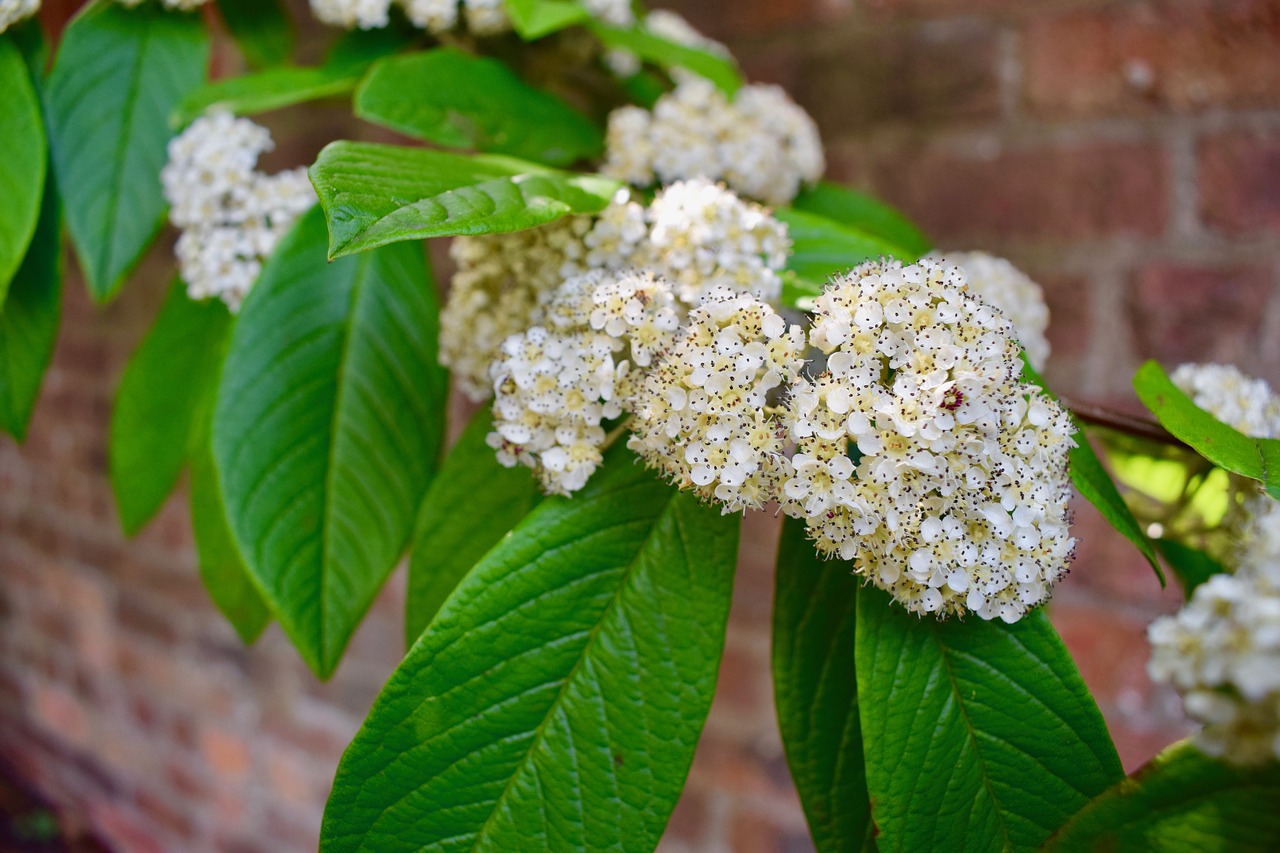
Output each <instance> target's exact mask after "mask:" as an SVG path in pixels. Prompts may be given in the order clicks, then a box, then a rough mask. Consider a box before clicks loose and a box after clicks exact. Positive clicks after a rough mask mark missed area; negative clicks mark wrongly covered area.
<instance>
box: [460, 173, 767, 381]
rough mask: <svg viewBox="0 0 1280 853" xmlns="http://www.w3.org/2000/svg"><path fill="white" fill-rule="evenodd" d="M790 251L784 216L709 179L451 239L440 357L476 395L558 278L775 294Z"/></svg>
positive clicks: (682, 297)
mask: <svg viewBox="0 0 1280 853" xmlns="http://www.w3.org/2000/svg"><path fill="white" fill-rule="evenodd" d="M788 248H789V242H788V240H787V232H786V227H785V226H784V225H783V224H782V223H780V222H778V221H777V220H775V219H773V218H772V217H771V216H769V215H768V214H767V213H766V212H765V211H764V209H763V208H761V207H759V206H758V205H754V204H751V203H749V202H744V201H742V200H741V199H738V198H737V197H736V196H734V195H733V194H732V193H730V192H728V191H727V190H725V189H724V188H722V187H718V186H716V185H715V184H712V183H710V182H708V181H689V182H685V183H678V184H673V185H672V186H670V187H668V188H667V189H666V190H664V191H663V192H662V193H659V195H658V196H657V198H655V199H654V201H653V203H652V204H650V205H649V207H648V208H646V207H644V206H643V205H641V204H639V203H638V202H635V201H633V200H632V199H631V196H630V194H629V193H628V192H627V191H626V190H623V191H621V192H620V193H619V194H618V195H617V196H616V197H615V198H614V200H613V202H612V203H611V204H609V205H608V206H607V207H606V208H605V209H604V210H603V211H601V213H600V214H599V215H597V216H595V217H587V216H578V217H568V218H565V219H561V220H558V221H556V222H554V223H551V224H549V225H545V226H542V227H541V228H536V229H531V230H526V231H519V232H515V233H513V234H493V235H483V236H478V237H459V238H456V239H455V240H454V242H453V246H452V250H451V251H452V255H453V259H454V261H455V263H456V264H457V267H458V271H457V273H456V274H455V275H454V277H453V284H452V288H451V290H450V293H449V298H448V300H447V301H446V303H445V307H444V309H443V312H442V314H441V336H440V358H441V361H442V362H443V363H444V364H445V365H446V366H448V367H449V368H450V369H451V370H452V371H453V374H454V376H455V377H456V379H457V381H458V386H459V388H460V389H461V390H462V391H463V392H464V393H466V394H467V395H468V396H470V397H471V398H472V399H475V400H482V399H484V398H485V397H487V396H489V394H490V393H492V385H491V384H490V381H489V373H488V371H489V365H490V364H491V363H492V362H493V361H494V359H495V358H496V357H497V356H498V349H499V347H500V346H501V344H502V342H503V341H504V340H506V338H507V337H508V336H509V335H512V334H515V333H518V332H521V331H524V330H525V329H527V328H529V327H530V326H531V325H534V324H537V323H540V322H541V319H540V317H539V316H538V314H537V311H538V305H539V300H540V296H541V295H542V294H546V293H550V292H552V291H554V290H556V289H557V288H558V287H559V286H560V285H561V283H562V282H564V281H565V280H566V279H569V278H572V277H573V276H575V275H579V274H581V273H584V272H587V271H590V270H626V269H643V270H649V271H651V272H652V273H653V274H654V275H656V276H659V277H661V278H663V279H664V280H667V281H669V282H670V283H671V284H672V285H674V286H675V289H676V297H677V299H678V300H679V301H680V303H681V306H682V309H685V310H687V309H688V308H690V307H692V306H693V305H695V304H697V302H698V301H700V299H701V297H702V295H703V294H704V293H705V292H707V291H708V290H709V289H710V288H712V287H715V286H728V287H732V288H734V289H736V290H738V291H740V292H748V293H753V294H755V295H757V296H759V297H761V298H764V299H766V300H773V299H776V298H777V297H778V295H779V294H780V292H781V287H782V283H781V282H782V280H781V278H780V271H781V269H782V267H783V265H784V264H785V263H786V257H787V250H788Z"/></svg>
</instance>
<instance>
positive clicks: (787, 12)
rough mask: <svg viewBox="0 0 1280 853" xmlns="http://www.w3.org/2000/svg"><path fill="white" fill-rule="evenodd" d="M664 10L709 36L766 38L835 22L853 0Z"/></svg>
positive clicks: (703, 2)
mask: <svg viewBox="0 0 1280 853" xmlns="http://www.w3.org/2000/svg"><path fill="white" fill-rule="evenodd" d="M655 5H660V6H662V7H664V8H669V9H672V10H673V11H676V12H679V13H680V14H681V15H684V16H685V18H687V19H688V20H689V22H690V23H691V24H693V25H694V26H695V27H697V28H698V29H699V30H701V31H702V32H704V33H706V34H707V35H708V36H710V37H712V38H716V39H720V40H726V39H728V38H730V37H732V36H755V35H769V34H772V33H774V32H777V31H778V30H779V29H784V28H788V27H793V28H794V27H799V26H801V25H805V24H810V25H812V24H813V23H814V22H827V21H834V20H838V19H839V18H841V17H843V16H845V15H846V14H848V12H849V11H850V10H851V9H852V8H853V0H787V2H785V3H778V2H773V0H756V2H743V1H742V0H697V2H691V0H683V2H682V0H674V2H662V3H658V4H655Z"/></svg>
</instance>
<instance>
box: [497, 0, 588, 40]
mask: <svg viewBox="0 0 1280 853" xmlns="http://www.w3.org/2000/svg"><path fill="white" fill-rule="evenodd" d="M506 7H507V14H508V15H509V16H510V17H511V25H512V26H513V27H514V28H515V31H516V32H517V33H519V35H520V37H521V38H523V39H527V40H529V41H532V40H533V39H540V38H542V37H543V36H546V35H550V34H551V33H554V32H557V31H559V30H563V29H564V28H566V27H571V26H573V25H574V24H581V23H583V22H584V21H588V20H590V19H591V15H590V13H589V12H587V10H586V7H585V6H583V5H581V4H580V3H573V2H570V0H506Z"/></svg>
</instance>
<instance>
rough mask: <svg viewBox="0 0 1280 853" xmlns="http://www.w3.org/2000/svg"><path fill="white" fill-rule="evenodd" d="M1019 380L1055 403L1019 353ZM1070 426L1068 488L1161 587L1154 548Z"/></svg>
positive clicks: (1079, 431) (1084, 439)
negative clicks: (1131, 548) (1142, 560)
mask: <svg viewBox="0 0 1280 853" xmlns="http://www.w3.org/2000/svg"><path fill="white" fill-rule="evenodd" d="M1022 378H1023V381H1025V382H1030V383H1032V384H1034V385H1038V386H1040V387H1041V388H1042V389H1044V392H1045V393H1046V394H1048V395H1049V396H1050V397H1054V399H1057V398H1056V397H1055V396H1054V394H1053V392H1052V391H1050V390H1049V386H1047V385H1046V384H1045V381H1044V377H1042V376H1041V375H1040V374H1039V373H1038V372H1036V370H1035V368H1033V367H1032V366H1031V363H1030V362H1029V361H1027V358H1026V353H1023V357H1022ZM1071 422H1072V423H1073V424H1075V427H1076V446H1075V447H1074V448H1073V449H1072V451H1071V454H1070V456H1069V457H1068V459H1069V462H1070V465H1071V482H1072V484H1073V485H1075V487H1076V491H1078V492H1080V494H1081V496H1082V497H1084V499H1085V500H1087V501H1088V502H1089V503H1091V504H1093V505H1094V506H1095V507H1096V508H1097V510H1098V512H1100V513H1102V517H1103V518H1105V519H1106V520H1107V523H1108V524H1110V525H1111V526H1112V527H1113V528H1115V529H1116V530H1117V531H1119V532H1120V533H1121V535H1123V536H1124V538H1126V539H1128V540H1129V541H1130V542H1132V543H1133V544H1134V545H1135V546H1136V547H1137V549H1138V550H1139V551H1141V552H1142V556H1144V557H1146V558H1147V562H1148V563H1150V564H1151V569H1152V570H1153V571H1154V572H1155V573H1156V578H1157V579H1158V580H1159V581H1160V586H1162V587H1163V586H1164V585H1165V577H1164V570H1163V569H1161V568H1160V562H1159V560H1158V559H1156V547H1155V545H1154V544H1153V543H1152V541H1151V537H1149V536H1147V532H1146V531H1145V530H1143V529H1142V525H1141V524H1139V523H1138V519H1137V518H1135V517H1134V515H1133V511H1132V510H1131V509H1129V505H1128V504H1126V503H1125V502H1124V498H1122V497H1121V496H1120V491H1119V489H1117V488H1116V484H1115V481H1114V480H1112V479H1111V475H1110V474H1108V473H1107V469H1106V468H1105V467H1103V465H1102V460H1101V459H1099V458H1098V454H1097V453H1096V452H1095V451H1094V449H1093V446H1092V445H1091V444H1089V438H1088V435H1087V434H1086V433H1085V429H1084V424H1082V423H1081V422H1080V419H1079V418H1077V417H1075V415H1072V416H1071Z"/></svg>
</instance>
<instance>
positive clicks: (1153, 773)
mask: <svg viewBox="0 0 1280 853" xmlns="http://www.w3.org/2000/svg"><path fill="white" fill-rule="evenodd" d="M1277 803H1280V764H1276V763H1274V762H1273V763H1270V764H1267V765H1264V766H1263V767H1259V768H1254V769H1239V768H1234V767H1231V766H1229V765H1226V764H1223V763H1222V762H1220V761H1217V760H1215V759H1213V758H1209V757H1208V756H1206V755H1204V754H1203V753H1201V752H1200V751H1199V750H1198V749H1196V748H1195V747H1194V746H1192V745H1191V744H1190V743H1189V742H1186V741H1184V742H1181V743H1178V744H1175V745H1174V746H1172V747H1170V748H1169V749H1167V750H1165V751H1164V752H1162V753H1160V755H1158V756H1156V757H1155V758H1154V759H1152V761H1151V763H1149V764H1147V766H1145V767H1143V768H1142V769H1141V770H1139V771H1138V772H1137V773H1135V774H1134V775H1133V776H1132V777H1130V778H1128V779H1124V780H1122V781H1120V782H1118V783H1116V784H1115V785H1113V786H1112V787H1111V788H1109V789H1107V790H1106V791H1105V792H1104V793H1102V794H1100V795H1099V796H1097V797H1095V798H1094V799H1093V800H1092V801H1091V802H1090V803H1089V804H1088V805H1087V806H1085V807H1084V808H1083V809H1082V810H1081V811H1080V812H1079V813H1077V814H1076V815H1075V816H1074V817H1073V818H1071V820H1070V821H1069V822H1068V823H1067V824H1066V825H1065V826H1063V827H1062V828H1061V829H1060V830H1059V831H1058V832H1057V833H1056V834H1055V835H1054V836H1053V838H1051V839H1050V840H1049V843H1048V844H1047V845H1045V846H1046V849H1047V850H1050V851H1054V853H1072V851H1093V850H1160V851H1187V853H1192V851H1194V853H1215V851H1221V853H1228V851H1243V850H1259V851H1261V850H1276V849H1280V811H1277V809H1276V804H1277Z"/></svg>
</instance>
